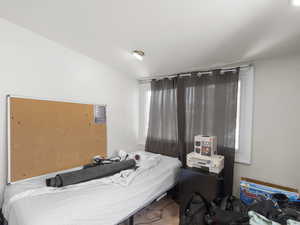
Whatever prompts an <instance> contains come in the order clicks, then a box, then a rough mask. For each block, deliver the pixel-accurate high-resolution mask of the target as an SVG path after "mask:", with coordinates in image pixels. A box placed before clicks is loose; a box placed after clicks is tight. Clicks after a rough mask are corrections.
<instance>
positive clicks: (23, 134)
mask: <svg viewBox="0 0 300 225" xmlns="http://www.w3.org/2000/svg"><path fill="white" fill-rule="evenodd" d="M8 104H9V115H10V118H9V120H10V121H9V132H10V140H9V145H10V148H9V151H10V152H9V158H10V162H9V167H10V168H9V170H10V172H9V175H10V182H14V181H18V180H22V179H26V178H31V177H34V176H40V175H43V174H47V173H52V172H57V171H61V170H65V169H70V168H75V167H78V166H82V165H84V164H87V163H89V162H90V161H91V159H92V157H93V156H95V155H101V156H103V157H105V156H106V155H107V152H106V124H105V123H102V124H96V123H95V122H94V106H93V105H90V104H79V103H70V102H58V101H48V100H36V99H27V98H15V97H10V98H9V103H8Z"/></svg>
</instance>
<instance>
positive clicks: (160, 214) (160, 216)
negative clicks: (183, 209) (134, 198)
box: [135, 201, 174, 225]
mask: <svg viewBox="0 0 300 225" xmlns="http://www.w3.org/2000/svg"><path fill="white" fill-rule="evenodd" d="M173 204H174V202H173V201H172V202H169V203H167V204H166V205H164V206H163V207H162V208H161V209H156V208H154V209H148V212H149V211H151V212H153V211H158V212H159V216H158V217H156V218H155V217H154V218H150V219H149V220H150V221H148V222H140V223H136V224H135V225H146V224H151V223H156V222H158V221H160V220H161V219H162V218H163V213H164V210H165V209H166V208H168V207H169V206H171V205H173ZM146 210H147V209H146ZM148 212H147V213H148Z"/></svg>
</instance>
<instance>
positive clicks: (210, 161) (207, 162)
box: [187, 152, 224, 174]
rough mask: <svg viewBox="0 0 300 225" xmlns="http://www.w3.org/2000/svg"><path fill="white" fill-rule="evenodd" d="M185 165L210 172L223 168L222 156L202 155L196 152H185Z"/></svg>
mask: <svg viewBox="0 0 300 225" xmlns="http://www.w3.org/2000/svg"><path fill="white" fill-rule="evenodd" d="M187 166H188V167H191V168H193V167H194V168H199V169H203V170H206V171H209V172H210V173H216V174H218V173H220V172H221V171H222V170H223V168H224V156H222V155H213V156H203V155H200V154H199V153H196V152H191V153H189V154H187Z"/></svg>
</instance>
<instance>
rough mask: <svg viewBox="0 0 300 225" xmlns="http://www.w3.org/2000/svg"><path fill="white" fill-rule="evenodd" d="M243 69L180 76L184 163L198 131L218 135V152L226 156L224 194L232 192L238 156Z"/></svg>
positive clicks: (179, 93) (180, 118)
mask: <svg viewBox="0 0 300 225" xmlns="http://www.w3.org/2000/svg"><path fill="white" fill-rule="evenodd" d="M238 80H239V69H236V70H235V71H228V72H223V73H222V72H221V70H215V71H213V72H212V73H211V74H202V75H201V76H198V75H197V74H192V75H191V76H190V77H183V78H180V79H178V87H182V88H180V89H178V99H181V101H182V102H184V104H181V105H180V106H179V105H178V106H179V108H180V109H181V111H182V112H178V115H181V116H180V117H179V120H183V121H184V122H183V123H179V124H180V126H179V130H181V129H182V130H183V132H182V135H184V140H183V141H182V142H183V144H182V145H181V151H183V153H182V155H184V157H183V158H182V161H183V165H186V157H185V156H186V154H187V153H189V152H192V151H193V144H194V137H195V135H198V134H202V135H211V136H217V143H218V154H221V155H224V156H225V162H224V164H225V166H224V171H223V176H224V189H223V194H224V195H231V194H232V186H233V168H234V160H235V135H236V119H237V95H238Z"/></svg>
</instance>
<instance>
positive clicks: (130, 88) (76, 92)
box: [0, 19, 138, 204]
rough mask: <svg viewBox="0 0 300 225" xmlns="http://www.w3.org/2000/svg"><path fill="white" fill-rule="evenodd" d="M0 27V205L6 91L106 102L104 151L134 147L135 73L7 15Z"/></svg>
mask: <svg viewBox="0 0 300 225" xmlns="http://www.w3.org/2000/svg"><path fill="white" fill-rule="evenodd" d="M0 30H1V35H0V129H1V132H0V204H1V202H2V192H3V187H4V185H5V183H6V173H7V170H6V167H7V155H6V145H5V141H6V136H5V132H6V127H5V121H6V114H5V96H6V95H7V94H15V95H22V96H34V97H45V98H57V99H66V100H79V101H82V102H87V103H99V104H107V107H108V108H107V117H108V118H107V120H108V128H107V131H108V152H109V153H110V154H112V153H113V152H114V151H115V150H116V149H120V148H122V149H127V150H131V149H133V148H134V147H135V145H136V143H137V130H138V119H137V118H138V84H137V81H136V79H135V78H133V77H130V76H128V75H126V74H121V73H120V72H118V71H116V70H114V69H113V68H110V67H108V66H106V65H104V64H101V63H98V62H96V61H94V60H92V59H90V58H88V57H86V56H84V55H82V54H79V53H76V52H74V51H72V50H70V49H67V48H65V47H63V46H61V45H59V44H57V43H55V42H53V41H50V40H47V39H45V38H43V37H41V36H39V35H37V34H34V33H32V32H30V31H28V30H26V29H23V28H21V27H19V26H16V25H14V24H12V23H9V22H7V21H6V20H3V19H0ZM28 163H30V162H28Z"/></svg>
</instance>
